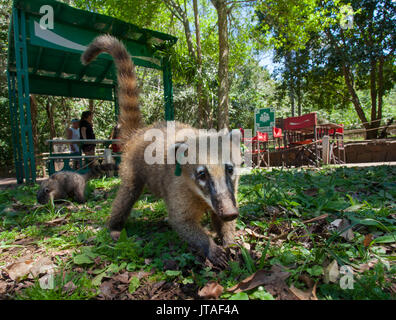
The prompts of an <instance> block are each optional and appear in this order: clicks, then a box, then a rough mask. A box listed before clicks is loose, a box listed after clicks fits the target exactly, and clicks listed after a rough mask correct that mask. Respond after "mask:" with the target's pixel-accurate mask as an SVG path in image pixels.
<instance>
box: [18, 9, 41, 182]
mask: <svg viewBox="0 0 396 320" xmlns="http://www.w3.org/2000/svg"><path fill="white" fill-rule="evenodd" d="M13 20H14V21H13V22H14V24H13V25H14V42H15V60H16V68H17V85H18V104H19V122H20V126H21V145H22V152H23V167H24V168H23V169H24V173H25V182H26V183H33V182H35V181H36V163H35V159H34V146H33V136H32V123H31V113H30V96H29V74H28V63H27V48H26V18H25V13H24V12H23V11H21V10H18V9H15V8H13Z"/></svg>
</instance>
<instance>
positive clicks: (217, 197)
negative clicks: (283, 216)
mask: <svg viewBox="0 0 396 320" xmlns="http://www.w3.org/2000/svg"><path fill="white" fill-rule="evenodd" d="M102 52H106V53H109V54H110V55H111V56H112V57H113V59H114V62H115V65H116V68H117V80H118V86H119V87H118V99H119V105H120V117H119V123H120V125H121V133H120V135H121V139H122V141H123V143H124V149H123V156H122V161H121V165H120V176H121V185H120V187H119V190H118V193H117V196H116V198H115V200H114V202H113V207H112V213H111V216H110V218H109V222H108V225H109V228H110V233H111V236H112V238H113V239H114V240H116V239H118V238H119V236H120V232H121V230H122V229H123V228H124V224H125V222H126V220H127V218H128V216H129V214H130V211H131V209H132V207H133V205H134V203H135V202H136V201H137V200H138V198H139V196H140V194H141V193H142V190H143V187H144V186H145V185H147V187H148V189H149V190H150V191H151V192H152V193H153V194H154V195H156V196H159V197H162V198H163V199H164V200H165V203H166V206H167V209H168V215H169V223H170V224H171V225H172V227H173V228H174V229H175V230H176V231H177V232H178V233H179V235H180V236H181V237H182V238H183V239H184V240H186V241H187V242H188V243H189V244H191V245H193V246H194V247H195V248H197V249H198V250H199V251H201V252H202V253H203V254H204V255H205V256H206V257H207V258H209V260H211V261H212V263H214V264H215V265H218V266H222V267H225V266H226V265H227V255H226V252H225V250H224V249H223V248H222V247H221V246H218V245H217V244H216V243H215V242H214V240H213V239H212V238H211V237H210V236H209V235H208V233H207V232H206V231H205V230H204V229H203V228H202V226H201V225H200V220H201V218H202V216H203V215H204V213H205V212H207V211H210V212H211V215H212V222H213V226H214V229H215V230H216V231H217V234H218V235H219V237H220V239H221V240H222V244H223V245H225V246H228V245H230V244H232V243H233V242H234V232H235V219H236V218H237V217H238V208H237V203H236V193H237V188H238V178H239V177H238V175H236V173H235V171H236V167H237V166H239V165H240V161H239V160H238V159H240V149H239V139H240V133H239V130H238V131H232V132H231V133H228V132H226V133H215V134H212V135H209V134H208V135H206V136H203V137H202V136H200V137H198V130H197V129H194V128H192V127H190V126H188V125H186V124H182V123H179V122H175V123H174V124H175V130H176V132H177V131H178V130H181V129H190V130H192V131H193V132H194V133H195V136H196V137H197V138H196V141H193V142H194V146H198V143H199V141H198V140H199V139H203V140H206V142H207V145H208V146H209V145H210V144H209V141H210V138H212V139H213V138H215V139H217V140H218V141H220V143H219V144H218V146H219V149H220V150H219V152H220V154H221V146H222V144H221V138H222V137H223V136H226V135H228V136H227V137H231V134H232V135H234V134H235V135H236V136H234V139H232V140H233V141H238V143H231V144H230V145H229V147H231V148H233V152H234V154H238V156H237V161H236V162H237V163H236V162H234V163H232V162H229V163H218V164H212V163H214V161H210V159H211V158H210V157H211V155H210V154H209V152H208V158H207V160H206V161H205V162H204V163H198V162H199V161H196V162H197V164H190V163H187V164H183V165H181V168H182V170H181V175H180V176H177V175H175V168H176V165H175V164H167V158H168V157H169V152H176V151H177V149H178V148H179V147H180V146H183V149H186V150H187V152H188V148H189V143H192V142H191V141H190V140H189V139H187V137H185V138H184V140H181V141H176V143H175V144H174V145H173V146H172V147H171V148H169V149H168V150H164V157H165V162H164V163H165V164H147V163H146V161H145V159H144V153H145V149H146V147H147V146H148V145H150V144H152V141H144V134H145V132H146V131H147V130H150V129H157V130H161V131H162V132H163V133H164V137H163V140H161V141H156V142H160V143H162V145H163V146H167V145H168V144H167V141H166V137H167V135H166V130H167V123H166V122H158V123H155V124H153V125H151V126H148V127H143V125H142V115H141V111H140V108H139V102H138V88H137V79H136V75H135V68H134V64H133V62H132V59H131V56H130V55H129V53H128V52H127V50H126V49H125V47H124V45H123V44H122V43H121V42H120V41H119V40H117V39H116V38H114V37H112V36H109V35H103V36H99V37H97V38H95V39H94V41H93V42H92V43H91V44H90V45H89V46H88V48H87V49H86V51H85V52H84V53H83V55H82V57H81V61H82V63H83V64H84V65H86V64H88V63H90V62H91V61H92V60H94V59H95V58H96V57H97V56H98V55H99V54H100V53H102ZM156 138H157V137H156ZM164 149H167V148H166V147H165V148H164ZM171 150H172V151H171ZM220 159H222V158H221V156H220Z"/></svg>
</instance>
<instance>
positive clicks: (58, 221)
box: [44, 214, 70, 227]
mask: <svg viewBox="0 0 396 320" xmlns="http://www.w3.org/2000/svg"><path fill="white" fill-rule="evenodd" d="M69 216H70V214H67V215H66V216H63V217H60V218H56V219H53V220H50V221H46V222H44V224H45V225H46V226H49V227H53V226H57V225H61V224H63V223H65V222H66V219H67V218H68V217H69Z"/></svg>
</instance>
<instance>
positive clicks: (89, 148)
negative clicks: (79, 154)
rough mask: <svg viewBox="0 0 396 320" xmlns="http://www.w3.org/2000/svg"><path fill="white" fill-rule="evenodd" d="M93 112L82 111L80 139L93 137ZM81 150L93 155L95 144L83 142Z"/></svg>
mask: <svg viewBox="0 0 396 320" xmlns="http://www.w3.org/2000/svg"><path fill="white" fill-rule="evenodd" d="M92 119H93V114H92V112H91V111H84V112H83V113H82V114H81V120H80V139H84V140H86V139H92V140H94V139H95V133H94V131H93V126H92ZM82 151H83V152H84V153H85V154H86V155H95V144H90V143H84V144H83V146H82Z"/></svg>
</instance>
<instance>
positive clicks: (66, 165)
mask: <svg viewBox="0 0 396 320" xmlns="http://www.w3.org/2000/svg"><path fill="white" fill-rule="evenodd" d="M46 143H47V144H49V147H50V154H49V157H48V160H49V166H48V173H49V175H51V174H53V173H55V164H54V162H55V161H56V160H63V169H62V170H70V171H74V170H73V169H72V168H71V167H70V160H79V167H80V168H82V167H83V159H98V158H104V154H100V155H82V153H81V146H82V145H83V144H104V145H105V147H106V148H107V147H108V146H109V145H110V144H113V143H114V144H120V143H121V140H120V139H52V140H47V141H46ZM54 144H79V146H80V150H79V151H78V152H68V153H65V152H63V153H54V152H53V145H54ZM111 156H112V157H113V158H117V159H119V158H120V157H121V154H120V153H112V155H111ZM116 161H119V160H116ZM81 173H82V172H81Z"/></svg>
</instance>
